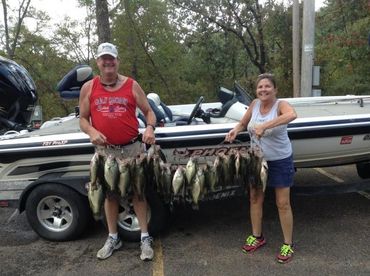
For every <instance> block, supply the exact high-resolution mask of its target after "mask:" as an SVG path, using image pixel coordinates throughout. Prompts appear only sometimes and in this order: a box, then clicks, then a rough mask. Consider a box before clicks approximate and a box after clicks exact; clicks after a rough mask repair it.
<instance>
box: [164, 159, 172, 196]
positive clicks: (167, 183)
mask: <svg viewBox="0 0 370 276" xmlns="http://www.w3.org/2000/svg"><path fill="white" fill-rule="evenodd" d="M170 166H171V165H170V164H164V166H163V169H162V180H161V182H162V188H163V197H164V201H165V203H168V202H169V201H170V198H171V190H172V188H171V187H172V173H171V168H170Z"/></svg>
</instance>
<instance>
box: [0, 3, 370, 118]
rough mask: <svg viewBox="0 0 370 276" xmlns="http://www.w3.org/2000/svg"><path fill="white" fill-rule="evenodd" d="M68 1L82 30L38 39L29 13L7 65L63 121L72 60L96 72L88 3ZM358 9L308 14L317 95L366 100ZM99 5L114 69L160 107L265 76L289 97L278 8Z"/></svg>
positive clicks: (286, 31) (330, 7) (42, 25)
mask: <svg viewBox="0 0 370 276" xmlns="http://www.w3.org/2000/svg"><path fill="white" fill-rule="evenodd" d="M78 2H79V4H80V5H81V6H84V7H86V10H87V11H88V18H87V19H86V20H84V21H83V22H82V23H78V22H76V21H73V20H71V19H70V18H66V19H65V22H64V23H63V24H61V25H60V26H58V28H57V30H56V31H55V32H54V33H53V34H52V35H49V36H48V37H46V36H45V31H47V30H48V29H47V26H48V24H49V23H50V18H48V16H47V15H46V14H44V13H42V12H40V11H37V10H35V9H34V8H30V9H29V12H28V17H34V18H38V21H37V22H38V25H37V30H35V31H30V30H29V29H28V28H27V27H26V26H24V24H23V25H22V27H21V29H20V35H19V42H18V43H17V44H16V45H17V46H16V48H15V56H14V59H15V61H16V62H18V63H20V64H22V65H23V66H25V67H26V69H27V70H28V71H29V72H30V74H31V76H32V77H33V78H34V80H35V83H36V86H37V90H38V95H39V103H40V104H41V105H42V107H43V113H44V119H50V118H52V117H56V116H64V115H67V114H68V113H70V112H73V108H74V106H75V105H77V101H68V102H65V101H63V100H61V99H60V97H59V95H58V93H57V92H56V90H55V88H56V85H57V83H58V82H59V81H60V80H61V79H62V77H63V76H64V75H65V74H66V73H67V72H68V71H70V70H71V69H72V68H73V67H74V66H75V65H77V64H79V63H82V64H90V65H91V66H92V67H94V69H95V72H97V70H96V68H95V60H94V58H93V54H94V52H95V49H96V46H97V45H96V44H97V42H96V40H95V38H94V36H92V34H94V33H95V31H96V26H95V25H94V22H95V11H94V8H95V1H94V0H78ZM367 2H368V1H367V0H358V1H357V0H356V1H354V0H350V1H339V0H327V1H326V3H327V6H326V7H323V8H321V9H320V11H319V12H318V13H317V16H316V39H315V43H316V45H315V62H314V63H315V65H320V66H321V83H320V88H321V89H322V91H323V94H324V95H341V94H369V92H368V88H369V86H370V83H369V81H370V79H369V77H368V74H369V72H370V63H369V62H368V61H369V60H370V59H369V55H370V53H369V52H370V51H369V45H368V35H369V30H368V27H369V26H370V19H369V14H368V6H367V4H368V3H367ZM256 3H259V6H257V4H256ZM108 4H110V6H109V13H110V21H111V29H112V37H113V39H112V42H113V43H115V44H116V45H117V46H118V49H119V54H120V62H121V65H120V71H121V72H122V73H123V74H125V75H128V76H131V77H133V78H135V79H136V80H137V81H138V82H139V83H140V85H141V86H142V87H143V89H144V91H145V92H146V93H149V92H152V91H154V92H156V93H158V94H159V95H160V97H161V99H162V100H163V101H164V102H165V103H167V104H180V103H191V102H195V101H196V100H197V99H198V98H199V96H201V95H202V96H204V97H205V99H206V101H215V100H217V91H218V89H219V86H224V87H226V88H228V89H232V88H233V85H234V81H237V82H238V83H239V84H241V86H242V87H244V88H246V90H247V91H249V92H250V93H252V94H254V90H255V78H256V76H257V75H258V74H259V73H260V72H261V70H262V71H269V72H272V73H274V74H275V76H276V78H277V82H278V87H279V95H280V96H281V97H291V96H292V38H291V37H292V35H291V31H292V25H291V24H292V23H291V18H292V10H291V8H290V7H286V6H284V5H283V4H281V1H265V2H264V5H261V1H254V0H253V1H251V0H247V1H245V0H244V1H242V0H235V1H227V0H212V1H210V0H207V1H206V0H199V1H192V0H181V1H180V0H150V1H148V0H121V1H118V0H116V1H109V2H108ZM9 10H10V11H12V9H9ZM13 10H14V9H13ZM205 11H207V13H205ZM301 15H302V14H301ZM210 17H212V18H210ZM12 20H13V19H12ZM10 23H11V26H10V28H11V32H10V39H14V35H13V34H14V30H15V26H14V24H15V23H14V21H10ZM12 24H13V25H12ZM0 27H4V25H3V24H0ZM1 31H2V29H1ZM249 32H250V33H249ZM47 33H50V32H47ZM2 46H3V47H1V48H2V49H5V47H4V45H2ZM248 48H249V50H250V51H251V52H248V50H247V49H248Z"/></svg>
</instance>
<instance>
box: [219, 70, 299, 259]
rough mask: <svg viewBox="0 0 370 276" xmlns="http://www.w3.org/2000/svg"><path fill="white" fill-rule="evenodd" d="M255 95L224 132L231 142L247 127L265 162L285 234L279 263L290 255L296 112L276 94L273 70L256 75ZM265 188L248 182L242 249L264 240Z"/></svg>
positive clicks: (227, 139)
mask: <svg viewBox="0 0 370 276" xmlns="http://www.w3.org/2000/svg"><path fill="white" fill-rule="evenodd" d="M256 94H257V99H255V100H254V101H253V102H252V103H251V105H250V106H249V108H248V110H247V112H246V113H245V114H244V116H243V118H242V119H241V121H240V122H239V123H238V124H237V125H236V126H235V127H234V128H233V129H232V130H230V132H229V133H228V134H227V135H226V138H225V140H226V141H228V142H232V141H234V140H235V138H236V136H237V134H238V133H239V132H241V131H243V130H244V129H246V128H247V130H248V132H249V134H250V137H251V145H252V146H253V145H258V146H259V147H260V148H261V149H262V152H263V155H264V158H265V159H266V161H267V163H268V167H269V170H268V183H267V186H269V187H273V188H275V195H276V205H277V208H278V212H279V219H280V224H281V228H282V231H283V236H284V243H283V245H282V246H281V249H280V252H279V254H278V255H277V261H278V262H279V263H286V262H289V261H290V260H291V259H292V257H293V252H294V251H293V241H292V239H293V214H292V209H291V206H290V187H291V186H292V185H293V176H294V166H293V155H292V154H293V151H292V146H291V143H290V140H289V137H288V133H287V124H288V123H289V122H291V121H293V120H294V119H295V118H296V117H297V114H296V112H295V110H294V108H293V107H292V106H291V105H290V104H289V103H288V102H286V101H283V100H278V99H277V97H276V94H277V88H276V81H275V79H274V76H273V75H272V74H262V75H260V76H258V79H257V82H256ZM263 201H264V192H263V190H262V189H259V188H254V187H253V185H250V217H251V223H252V235H250V236H248V237H247V239H246V241H245V244H244V246H243V249H242V250H243V251H244V252H246V253H247V252H253V251H255V250H256V249H258V248H260V247H261V246H263V245H264V244H266V240H265V238H264V236H263V234H262V213H263Z"/></svg>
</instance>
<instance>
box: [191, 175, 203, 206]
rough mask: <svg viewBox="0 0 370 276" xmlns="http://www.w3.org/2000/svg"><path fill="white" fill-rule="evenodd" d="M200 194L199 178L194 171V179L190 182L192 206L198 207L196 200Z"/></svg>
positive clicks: (197, 200)
mask: <svg viewBox="0 0 370 276" xmlns="http://www.w3.org/2000/svg"><path fill="white" fill-rule="evenodd" d="M200 194H201V180H200V178H199V177H198V172H197V173H196V175H195V177H194V180H193V181H192V182H191V198H192V201H193V208H194V209H198V202H199V198H200Z"/></svg>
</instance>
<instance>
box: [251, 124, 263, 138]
mask: <svg viewBox="0 0 370 276" xmlns="http://www.w3.org/2000/svg"><path fill="white" fill-rule="evenodd" d="M264 133H265V128H264V126H263V124H260V125H256V126H255V127H254V134H255V135H256V137H257V139H261V137H262V136H263V134H264Z"/></svg>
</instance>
